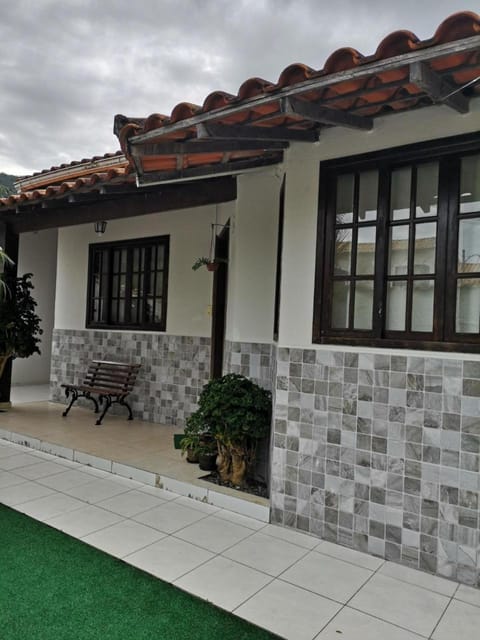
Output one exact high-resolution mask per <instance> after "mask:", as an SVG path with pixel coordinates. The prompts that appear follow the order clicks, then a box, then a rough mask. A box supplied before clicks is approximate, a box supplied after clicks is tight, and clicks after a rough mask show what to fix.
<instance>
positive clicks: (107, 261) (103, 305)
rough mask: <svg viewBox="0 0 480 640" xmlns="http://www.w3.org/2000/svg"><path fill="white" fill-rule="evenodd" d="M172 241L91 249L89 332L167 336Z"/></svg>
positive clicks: (101, 245) (148, 240)
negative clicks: (126, 330)
mask: <svg viewBox="0 0 480 640" xmlns="http://www.w3.org/2000/svg"><path fill="white" fill-rule="evenodd" d="M168 257H169V237H168V236H158V237H154V238H142V239H137V240H125V241H120V242H102V243H98V244H91V245H90V252H89V269H88V296H87V323H86V326H87V328H105V329H106V328H114V329H118V328H122V327H126V328H131V329H146V330H149V331H165V328H166V318H167V288H168Z"/></svg>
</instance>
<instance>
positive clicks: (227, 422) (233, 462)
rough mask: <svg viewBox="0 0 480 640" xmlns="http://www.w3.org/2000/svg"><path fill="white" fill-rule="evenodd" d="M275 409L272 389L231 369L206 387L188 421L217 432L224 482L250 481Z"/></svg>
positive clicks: (244, 483) (214, 433) (221, 473)
mask: <svg viewBox="0 0 480 640" xmlns="http://www.w3.org/2000/svg"><path fill="white" fill-rule="evenodd" d="M271 411H272V400H271V393H270V392H269V391H267V390H265V389H262V388H261V387H259V386H258V385H257V384H255V383H254V382H252V381H251V380H249V379H248V378H245V377H244V376H241V375H238V374H235V373H230V374H227V375H225V376H223V377H221V378H215V379H213V380H210V382H208V383H207V384H206V385H205V386H204V387H203V390H202V392H201V394H200V398H199V400H198V409H197V411H196V412H195V413H193V414H192V415H191V416H190V418H189V419H188V421H187V425H188V424H190V425H202V426H203V428H204V429H208V430H209V431H210V432H211V433H213V435H214V437H215V439H216V441H217V447H218V458H217V469H218V473H219V476H220V480H221V481H222V482H225V483H231V484H232V485H234V486H236V487H244V486H245V485H246V482H247V478H248V476H249V474H250V472H251V471H252V468H253V464H254V462H255V456H256V448H257V444H258V442H259V440H260V439H261V438H264V437H265V436H266V435H267V434H268V432H269V429H270V420H271Z"/></svg>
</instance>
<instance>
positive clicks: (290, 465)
mask: <svg viewBox="0 0 480 640" xmlns="http://www.w3.org/2000/svg"><path fill="white" fill-rule="evenodd" d="M467 358H468V357H467ZM275 386H276V389H275V411H274V446H273V459H272V478H271V517H272V522H274V523H278V524H283V525H284V526H288V527H293V528H296V529H299V530H302V531H307V532H309V533H311V534H314V535H317V536H319V537H320V538H324V539H326V540H330V541H332V542H336V543H339V544H342V545H345V546H348V547H351V548H354V549H359V550H361V551H368V552H370V553H371V554H373V555H376V556H380V557H382V558H387V559H388V560H392V561H395V562H399V563H402V564H405V565H408V566H410V567H414V568H419V569H423V570H425V571H429V572H431V573H436V574H439V575H442V576H445V577H449V578H454V579H457V580H459V581H460V582H463V583H466V584H471V585H476V586H480V533H479V524H480V522H479V501H480V473H479V470H480V467H479V465H480V362H477V361H472V360H468V359H460V358H458V359H451V358H447V357H442V356H439V357H408V356H401V355H389V354H370V353H350V352H340V351H336V350H315V349H287V348H279V349H278V360H277V375H276V382H275Z"/></svg>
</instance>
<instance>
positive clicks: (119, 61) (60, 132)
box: [0, 0, 480, 175]
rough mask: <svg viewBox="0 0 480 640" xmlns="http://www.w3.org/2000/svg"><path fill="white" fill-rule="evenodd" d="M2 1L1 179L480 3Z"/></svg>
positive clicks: (429, 31) (425, 27)
mask: <svg viewBox="0 0 480 640" xmlns="http://www.w3.org/2000/svg"><path fill="white" fill-rule="evenodd" d="M465 1H467V2H468V4H465V3H464V2H459V1H457V0H0V9H1V11H0V89H1V94H0V96H1V97H0V172H2V171H3V172H6V173H13V174H15V175H25V174H28V173H32V172H33V171H38V170H40V169H44V168H49V167H51V166H52V165H58V164H61V163H63V162H70V161H71V160H79V159H82V158H85V157H91V156H93V155H100V154H103V153H106V152H108V151H115V150H117V149H118V143H117V140H116V138H115V137H114V135H113V133H112V127H113V117H114V115H115V114H116V113H123V114H125V115H128V116H139V117H144V116H146V115H148V114H150V113H153V112H160V113H166V114H169V113H170V112H171V110H172V108H173V106H174V105H175V104H176V103H177V102H180V101H188V102H194V103H197V104H201V103H202V102H203V98H204V97H205V96H206V95H208V94H209V93H210V92H211V91H213V90H215V89H221V90H224V91H227V92H230V93H236V92H237V89H238V87H239V86H240V85H241V83H242V82H243V81H244V80H245V79H246V78H248V77H250V76H259V77H262V78H265V79H267V80H271V81H276V80H277V78H278V76H279V74H280V72H281V71H282V69H283V68H284V67H286V66H287V65H289V64H290V63H292V62H303V63H305V64H308V65H309V66H311V67H313V68H316V69H320V68H322V67H323V64H324V62H325V60H326V58H327V57H328V56H329V54H330V53H331V52H332V51H334V50H335V49H337V48H338V47H341V46H352V47H355V48H357V49H358V50H359V51H360V52H362V53H364V54H366V55H367V54H371V53H373V52H374V51H375V49H376V47H377V44H378V43H379V42H380V40H381V39H382V38H383V37H384V36H385V35H387V34H388V33H389V32H390V31H393V30H396V29H409V30H411V31H413V32H414V33H416V34H417V35H418V37H419V38H421V39H424V38H429V37H431V36H432V35H433V33H434V32H435V29H436V27H437V26H438V24H439V23H440V22H441V21H442V20H443V19H444V18H446V17H447V16H448V15H450V14H451V13H454V12H455V11H460V10H466V9H468V10H473V11H477V12H480V0H465Z"/></svg>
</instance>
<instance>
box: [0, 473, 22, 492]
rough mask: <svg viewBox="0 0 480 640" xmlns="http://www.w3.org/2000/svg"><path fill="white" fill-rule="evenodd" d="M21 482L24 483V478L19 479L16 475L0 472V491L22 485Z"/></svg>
mask: <svg viewBox="0 0 480 640" xmlns="http://www.w3.org/2000/svg"><path fill="white" fill-rule="evenodd" d="M22 482H25V478H22V477H20V476H19V475H17V474H16V473H10V471H0V489H5V488H6V487H13V486H14V485H15V484H22Z"/></svg>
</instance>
